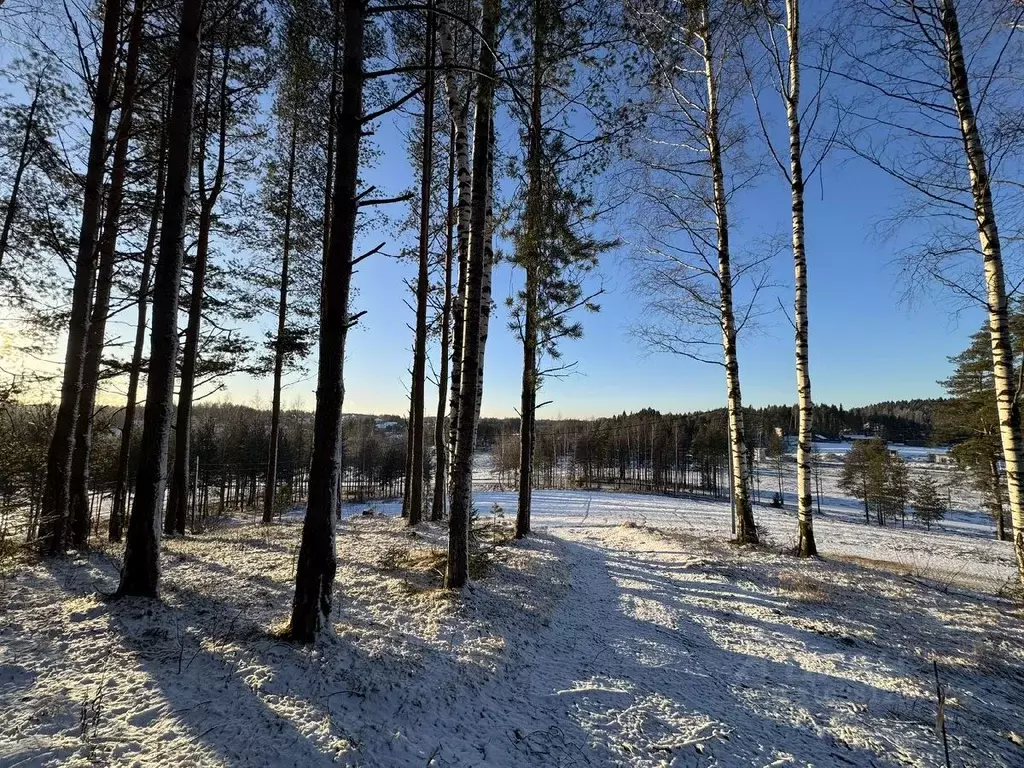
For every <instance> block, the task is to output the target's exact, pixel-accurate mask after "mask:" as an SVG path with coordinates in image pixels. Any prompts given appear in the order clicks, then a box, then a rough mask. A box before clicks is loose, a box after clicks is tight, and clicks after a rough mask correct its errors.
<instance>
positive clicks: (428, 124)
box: [409, 0, 434, 525]
mask: <svg viewBox="0 0 1024 768" xmlns="http://www.w3.org/2000/svg"><path fill="white" fill-rule="evenodd" d="M426 37H427V39H426V61H425V64H426V73H425V76H424V77H425V81H426V82H425V84H424V88H423V158H422V163H423V168H422V175H421V179H420V241H419V262H420V263H419V274H418V275H417V277H416V342H415V349H414V352H413V365H412V383H413V400H412V415H413V419H414V421H413V423H412V425H411V426H412V478H411V486H410V491H409V525H417V524H418V523H419V522H420V521H421V520H422V519H423V471H424V466H423V465H424V459H425V453H426V452H425V450H424V448H425V440H424V438H425V429H424V427H425V423H424V422H425V419H424V406H425V401H426V398H425V395H426V392H425V390H426V374H427V298H428V294H429V292H430V273H429V267H430V182H431V180H432V179H433V167H434V14H433V11H432V0H427V36H426Z"/></svg>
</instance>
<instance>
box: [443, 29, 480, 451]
mask: <svg viewBox="0 0 1024 768" xmlns="http://www.w3.org/2000/svg"><path fill="white" fill-rule="evenodd" d="M449 10H450V9H449ZM450 23H451V22H450V20H449V19H448V17H447V16H444V15H443V14H439V15H438V29H437V43H438V50H439V51H440V53H441V65H442V67H443V68H444V85H445V94H446V96H447V99H448V110H449V112H450V113H451V117H452V130H453V131H454V132H455V174H456V178H457V180H458V212H459V215H458V227H457V228H456V238H457V242H458V274H459V277H458V284H457V287H456V291H455V299H454V301H453V303H452V374H451V376H452V378H451V391H450V394H449V405H448V418H449V421H450V425H449V431H448V451H449V460H448V465H449V466H452V464H453V462H454V458H455V451H456V442H457V440H458V430H457V428H456V425H457V423H458V416H459V397H460V390H461V388H462V387H461V382H462V343H463V340H462V329H463V315H464V311H465V310H464V305H465V303H466V273H467V269H466V258H467V255H468V254H469V221H470V205H469V203H470V194H471V188H472V177H471V174H470V167H469V96H470V94H469V93H468V92H467V93H465V94H460V93H459V87H458V81H457V80H456V78H455V64H456V61H455V51H454V46H453V42H452V35H451V27H450Z"/></svg>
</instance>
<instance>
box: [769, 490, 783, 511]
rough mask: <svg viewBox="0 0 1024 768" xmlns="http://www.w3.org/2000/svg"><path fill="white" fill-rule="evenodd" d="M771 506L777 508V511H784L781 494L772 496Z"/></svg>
mask: <svg viewBox="0 0 1024 768" xmlns="http://www.w3.org/2000/svg"><path fill="white" fill-rule="evenodd" d="M771 506H773V507H775V508H776V509H782V496H781V495H780V494H779V492H778V491H776V492H775V493H773V494H772V503H771Z"/></svg>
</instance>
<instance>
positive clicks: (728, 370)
mask: <svg viewBox="0 0 1024 768" xmlns="http://www.w3.org/2000/svg"><path fill="white" fill-rule="evenodd" d="M702 13H703V23H702V27H703V28H702V30H701V31H702V37H703V38H704V48H703V50H704V74H705V77H706V79H707V92H708V132H707V140H708V155H709V160H710V163H711V176H712V187H713V193H714V200H715V216H716V224H717V228H718V282H719V292H720V312H721V318H722V348H723V352H724V358H725V387H726V399H727V405H728V414H729V470H730V473H731V476H732V493H733V498H734V500H735V504H736V540H737V541H738V542H739V543H741V544H756V543H757V540H758V537H757V527H756V526H755V525H754V512H753V509H752V507H751V504H750V493H749V482H748V475H747V457H746V453H747V444H746V441H745V439H744V430H743V398H742V395H741V393H740V364H739V357H738V355H737V350H736V319H735V315H734V312H733V302H732V267H731V264H730V252H729V217H728V210H727V208H728V206H727V195H726V191H725V172H724V169H723V166H722V144H721V136H720V134H719V127H718V75H717V73H716V72H715V67H714V55H713V49H712V44H711V30H710V25H709V24H708V19H707V6H706V5H705V6H704V8H703V10H702Z"/></svg>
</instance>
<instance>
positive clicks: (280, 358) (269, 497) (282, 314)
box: [263, 108, 299, 523]
mask: <svg viewBox="0 0 1024 768" xmlns="http://www.w3.org/2000/svg"><path fill="white" fill-rule="evenodd" d="M293 109H294V108H293ZM291 127H292V131H291V137H290V139H289V144H288V182H287V184H286V185H285V193H284V194H285V200H284V243H283V247H282V254H281V287H280V290H279V292H278V298H277V340H276V342H275V344H274V394H273V396H272V398H271V406H270V450H269V451H268V453H269V458H268V459H267V484H266V487H265V489H264V491H263V522H264V523H271V522H273V520H274V500H275V499H274V497H275V496H276V495H277V451H278V443H279V442H280V434H281V374H282V372H283V371H284V334H285V330H286V326H287V323H288V261H289V257H290V256H291V249H292V207H293V201H294V199H295V148H296V144H298V131H299V116H298V114H297V113H296V112H295V111H293V112H292V126H291Z"/></svg>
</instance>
